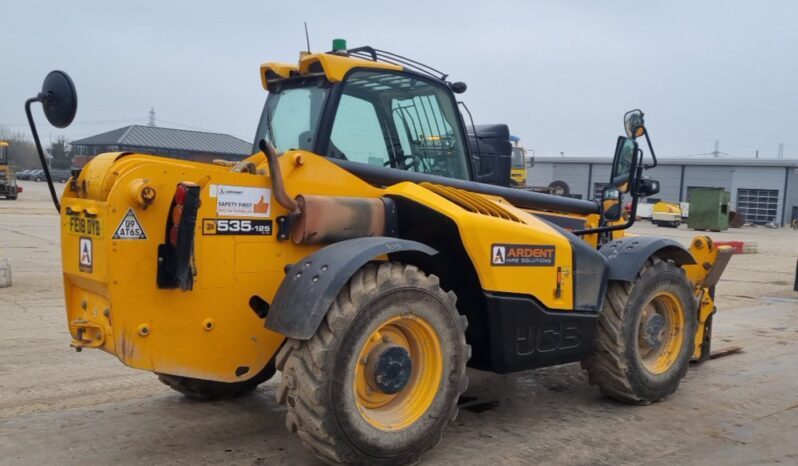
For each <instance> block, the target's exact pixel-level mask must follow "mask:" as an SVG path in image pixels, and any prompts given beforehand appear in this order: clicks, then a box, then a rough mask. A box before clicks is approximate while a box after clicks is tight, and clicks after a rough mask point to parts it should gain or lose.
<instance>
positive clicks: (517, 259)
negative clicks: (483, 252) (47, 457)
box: [490, 244, 555, 266]
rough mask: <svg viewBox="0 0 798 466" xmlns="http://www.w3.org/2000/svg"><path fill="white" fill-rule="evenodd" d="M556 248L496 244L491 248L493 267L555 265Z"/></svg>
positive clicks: (549, 246) (534, 245)
mask: <svg viewBox="0 0 798 466" xmlns="http://www.w3.org/2000/svg"><path fill="white" fill-rule="evenodd" d="M554 251H555V248H554V246H551V245H540V244H494V245H493V246H491V254H490V263H491V265H500V266H501V265H523V266H549V265H554Z"/></svg>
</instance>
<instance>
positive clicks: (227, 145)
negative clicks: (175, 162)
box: [71, 125, 252, 167]
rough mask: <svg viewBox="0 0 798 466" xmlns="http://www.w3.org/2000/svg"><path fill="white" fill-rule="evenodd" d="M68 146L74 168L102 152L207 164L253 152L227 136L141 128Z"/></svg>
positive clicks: (124, 129) (128, 127)
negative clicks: (131, 153) (73, 155)
mask: <svg viewBox="0 0 798 466" xmlns="http://www.w3.org/2000/svg"><path fill="white" fill-rule="evenodd" d="M71 145H72V148H73V150H74V152H75V157H74V159H73V164H74V165H75V166H77V167H82V166H83V165H85V164H86V162H88V161H89V160H91V158H92V157H94V156H95V155H97V154H102V153H103V152H138V153H141V154H153V155H163V156H167V157H174V158H179V159H183V160H193V161H197V162H209V163H210V162H212V161H213V160H214V159H225V160H241V159H243V158H244V157H247V156H249V155H251V150H252V143H250V142H247V141H244V140H242V139H239V138H237V137H235V136H231V135H229V134H220V133H208V132H204V131H187V130H183V129H174V128H162V127H160V126H141V125H130V126H125V127H124V128H119V129H115V130H113V131H108V132H107V133H102V134H98V135H95V136H90V137H87V138H84V139H78V140H76V141H72V143H71Z"/></svg>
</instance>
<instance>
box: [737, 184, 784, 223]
mask: <svg viewBox="0 0 798 466" xmlns="http://www.w3.org/2000/svg"><path fill="white" fill-rule="evenodd" d="M778 208H779V191H778V190H777V189H743V188H740V189H738V190H737V211H738V212H740V213H742V214H743V215H745V221H746V222H750V223H754V224H756V225H764V224H766V223H768V222H775V221H776V217H777V216H778Z"/></svg>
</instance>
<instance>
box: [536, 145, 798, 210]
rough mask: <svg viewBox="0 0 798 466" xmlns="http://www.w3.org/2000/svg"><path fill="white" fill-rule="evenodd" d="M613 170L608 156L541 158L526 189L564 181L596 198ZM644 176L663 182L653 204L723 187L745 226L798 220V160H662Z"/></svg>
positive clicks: (574, 190) (577, 192)
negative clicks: (695, 189)
mask: <svg viewBox="0 0 798 466" xmlns="http://www.w3.org/2000/svg"><path fill="white" fill-rule="evenodd" d="M649 160H650V159H649ZM610 169H611V159H609V158H599V157H538V158H536V159H535V165H534V166H533V167H532V168H529V169H527V185H529V186H547V185H548V184H549V183H551V182H553V181H557V180H560V181H564V182H565V183H567V184H568V187H569V190H570V194H572V195H575V196H577V197H581V198H583V199H595V198H597V197H598V196H600V195H601V191H602V190H603V189H604V187H605V186H606V185H607V182H608V180H609V178H610ZM646 175H647V176H648V177H650V178H652V179H655V180H658V181H659V182H660V192H659V194H657V195H655V196H652V198H650V199H649V200H648V201H649V202H656V201H658V200H662V201H670V202H682V201H689V200H690V191H691V190H692V189H693V188H723V189H725V190H726V191H729V193H730V194H731V209H732V210H736V211H738V212H740V213H742V214H743V215H745V219H746V222H750V223H753V224H757V225H764V224H767V223H770V222H772V223H775V224H777V225H778V224H788V223H790V222H791V221H792V220H793V219H797V218H798V160H790V159H744V158H660V159H659V164H658V166H657V167H656V168H653V169H650V170H647V171H646Z"/></svg>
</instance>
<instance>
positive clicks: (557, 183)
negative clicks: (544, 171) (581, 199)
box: [549, 180, 571, 196]
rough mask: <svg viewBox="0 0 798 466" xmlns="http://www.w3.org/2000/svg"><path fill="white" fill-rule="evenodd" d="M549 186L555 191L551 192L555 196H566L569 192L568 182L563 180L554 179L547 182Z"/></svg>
mask: <svg viewBox="0 0 798 466" xmlns="http://www.w3.org/2000/svg"><path fill="white" fill-rule="evenodd" d="M549 187H550V188H554V190H555V191H554V192H553V193H552V194H554V195H556V196H567V195H569V194H571V188H570V187H569V186H568V183H566V182H565V181H563V180H554V181H552V182H551V183H549Z"/></svg>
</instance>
